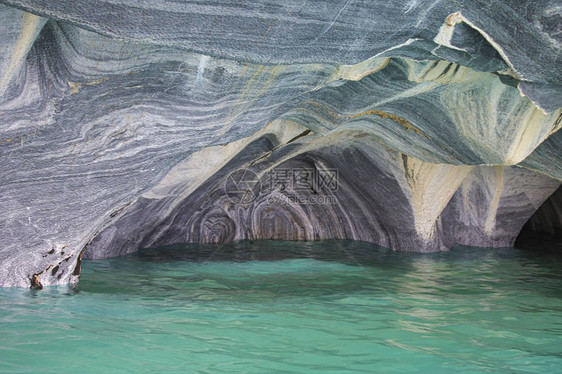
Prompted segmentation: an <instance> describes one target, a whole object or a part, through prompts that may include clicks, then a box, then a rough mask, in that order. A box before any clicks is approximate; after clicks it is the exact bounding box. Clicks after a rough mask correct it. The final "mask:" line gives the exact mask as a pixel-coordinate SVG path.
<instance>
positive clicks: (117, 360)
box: [0, 241, 562, 373]
mask: <svg viewBox="0 0 562 374" xmlns="http://www.w3.org/2000/svg"><path fill="white" fill-rule="evenodd" d="M561 270H562V261H561V256H560V255H559V253H557V252H554V253H550V252H540V253H534V252H531V251H521V250H517V249H512V248H505V249H482V248H457V249H455V250H453V251H450V252H446V253H434V254H415V253H398V252H392V251H389V250H386V249H382V248H379V247H376V246H373V245H372V244H368V243H361V242H353V241H323V242H314V243H308V242H307V243H302V242H269V241H260V242H240V243H236V244H233V245H224V246H212V245H176V246H170V247H166V248H157V249H150V250H143V251H140V252H139V253H136V254H133V255H129V256H125V257H121V258H115V259H108V260H103V261H84V265H83V276H82V282H81V283H80V285H79V286H77V287H75V288H69V287H52V288H46V289H44V290H42V291H34V290H23V289H3V290H0V336H1V337H2V338H1V339H0V372H2V373H18V372H20V373H38V372H42V373H63V372H75V371H79V372H81V373H89V372H92V373H99V372H131V373H139V372H155V371H156V372H158V371H161V372H166V373H174V372H177V373H180V372H181V373H183V372H201V373H221V372H229V373H232V372H240V373H264V372H280V373H304V372H306V373H343V372H353V373H359V372H365V373H373V372H385V373H406V372H414V373H415V372H435V373H439V372H443V373H445V372H447V373H449V372H466V373H476V372H509V373H517V372H522V373H523V372H525V373H527V372H536V373H542V372H544V373H547V372H548V373H552V372H556V371H558V370H559V368H560V367H562V338H561V336H562V301H561V300H562V287H561V286H562V272H561Z"/></svg>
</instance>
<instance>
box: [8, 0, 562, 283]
mask: <svg viewBox="0 0 562 374" xmlns="http://www.w3.org/2000/svg"><path fill="white" fill-rule="evenodd" d="M0 3H4V4H8V5H0V20H1V22H0V32H1V33H2V36H3V38H1V39H0V51H1V52H2V53H0V124H1V127H0V157H1V158H2V164H1V166H0V178H1V179H0V180H2V183H1V184H0V204H1V206H2V208H3V209H2V212H1V213H0V232H1V233H2V234H1V235H0V264H1V265H2V266H1V267H0V285H2V286H14V285H17V286H26V285H27V286H28V285H29V284H30V280H31V279H33V278H36V279H38V280H39V281H40V282H41V283H43V284H44V285H50V284H59V283H68V282H76V281H77V280H78V277H79V274H80V259H81V257H82V256H83V255H84V254H85V255H86V256H88V257H92V258H104V257H109V256H116V255H120V254H125V253H130V252H133V251H135V250H137V249H139V248H142V247H147V246H156V245H162V244H170V243H175V242H205V243H224V242H230V241H233V240H239V239H271V238H273V239H287V240H315V239H329V238H349V239H357V240H364V241H369V242H373V243H377V244H380V245H384V246H387V247H391V248H393V249H397V250H410V251H437V250H445V249H447V248H450V247H451V246H452V245H455V244H463V245H477V246H508V245H512V244H513V241H514V239H515V238H516V236H517V234H518V232H519V231H520V230H521V227H522V226H523V225H524V224H525V222H526V221H527V220H528V218H529V217H531V216H532V215H533V213H534V212H535V211H536V210H537V209H538V207H539V206H540V205H541V204H542V202H543V201H544V200H546V199H547V198H548V197H549V196H550V195H551V194H552V193H553V192H554V191H555V190H556V189H557V188H558V186H559V185H560V181H562V171H561V169H560V165H561V163H560V157H561V151H560V149H561V148H560V142H561V141H562V140H561V139H562V135H561V134H562V132H559V131H558V130H559V128H560V127H561V126H562V109H561V108H560V107H561V102H562V100H561V97H562V88H561V81H562V80H561V74H562V73H561V71H560V69H559V67H560V66H561V61H560V59H561V56H562V54H561V53H560V49H561V40H560V30H559V29H560V20H561V19H562V17H561V14H560V7H559V6H558V5H557V3H556V2H555V1H542V2H531V1H523V2H518V3H517V4H514V3H513V2H509V1H496V2H493V3H491V4H490V3H489V2H480V1H477V0H471V1H466V2H463V4H462V6H461V4H457V3H455V2H443V1H423V0H408V1H391V2H387V1H385V2H382V1H372V0H371V1H360V0H351V1H341V2H338V1H327V0H326V1H317V2H314V3H311V4H309V3H306V4H302V3H301V2H294V1H283V2H281V3H280V2H270V1H266V0H260V1H257V2H256V1H252V2H245V1H242V2H241V1H232V2H228V1H227V2H225V1H220V2H219V1H203V2H186V3H182V4H180V3H178V2H174V1H167V0H158V1H150V2H138V3H135V4H134V5H133V4H132V3H130V2H127V1H121V0H118V1H117V0H112V1H104V0H95V1H76V0H74V1H66V0H64V1H35V0H9V1H0ZM34 275H36V277H34Z"/></svg>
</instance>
